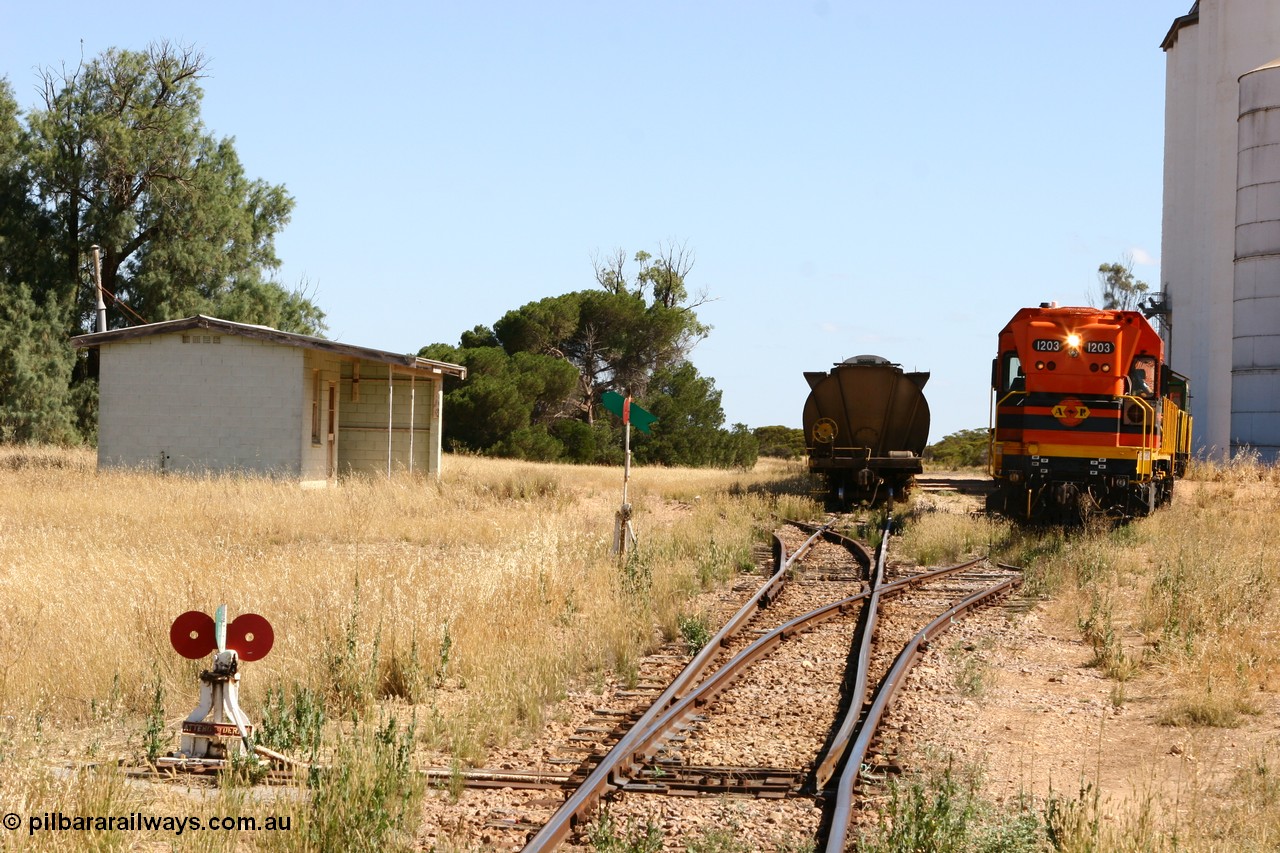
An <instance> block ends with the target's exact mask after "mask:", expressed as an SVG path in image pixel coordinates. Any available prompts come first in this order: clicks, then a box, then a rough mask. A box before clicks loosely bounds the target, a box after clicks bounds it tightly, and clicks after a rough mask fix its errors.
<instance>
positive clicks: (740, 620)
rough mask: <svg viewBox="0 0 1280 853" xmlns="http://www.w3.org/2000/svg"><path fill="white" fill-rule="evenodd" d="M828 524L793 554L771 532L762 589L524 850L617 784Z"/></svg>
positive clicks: (565, 827) (533, 849) (567, 825)
mask: <svg viewBox="0 0 1280 853" xmlns="http://www.w3.org/2000/svg"><path fill="white" fill-rule="evenodd" d="M830 526H831V525H830V523H828V524H824V525H822V526H821V527H819V528H818V530H817V531H816V532H814V534H813V535H812V536H810V537H809V538H808V539H807V540H805V542H804V544H802V545H801V546H800V547H799V548H797V549H796V551H795V553H794V554H792V555H790V556H788V555H787V553H786V546H785V545H784V544H783V542H782V540H781V539H779V538H778V537H777V536H776V535H775V536H774V537H773V558H774V563H775V570H774V573H773V575H772V576H771V577H770V578H769V580H768V581H766V582H765V583H764V584H763V585H762V586H761V587H760V589H759V590H758V591H757V592H756V593H755V595H753V596H752V597H751V598H750V599H749V600H748V601H747V603H746V604H744V605H742V608H741V609H740V610H738V612H737V613H736V614H734V616H733V617H732V618H731V619H730V620H729V621H728V622H726V623H725V626H724V627H723V628H721V629H720V631H719V632H717V633H716V635H715V636H714V637H712V638H711V640H710V641H708V642H707V644H706V645H705V646H703V647H702V650H701V651H699V652H698V654H697V655H695V656H694V658H693V660H691V661H690V662H689V663H688V665H686V666H685V668H684V669H683V670H682V671H681V672H680V674H679V675H677V676H676V677H675V679H674V680H673V681H672V682H671V684H670V685H669V686H668V687H667V688H666V689H665V690H664V691H663V692H662V693H661V695H659V696H658V698H657V699H656V700H654V702H653V704H652V705H650V706H649V709H648V710H647V711H645V713H644V715H643V716H641V717H640V719H639V720H637V721H636V723H635V725H634V726H632V727H631V729H630V730H629V731H627V733H626V734H624V735H623V736H622V737H621V738H620V739H619V740H618V742H617V743H615V744H614V745H613V748H612V749H610V750H609V752H608V753H607V754H606V755H605V756H604V758H602V759H601V760H600V763H599V764H597V765H596V767H595V769H593V770H592V771H591V773H590V774H589V775H588V776H587V778H586V779H585V780H583V782H582V784H581V785H579V786H578V788H577V789H576V790H575V791H574V792H573V793H572V794H571V795H570V796H569V797H568V799H566V800H565V801H564V803H563V804H562V805H561V806H560V808H559V809H557V810H556V812H555V814H553V815H552V816H551V819H550V820H548V821H547V822H546V823H545V824H544V825H543V826H542V829H540V830H539V831H538V832H537V833H536V834H535V835H534V836H533V837H532V838H530V839H529V841H528V843H527V844H525V846H524V850H525V851H527V853H538V851H543V850H553V849H555V848H556V847H557V846H559V844H560V843H561V842H562V841H564V839H565V838H567V837H568V835H569V833H570V832H571V831H572V830H573V827H574V825H575V824H576V823H577V822H578V821H579V820H581V819H582V817H583V816H585V815H586V814H587V813H588V812H589V811H591V810H592V809H593V808H594V807H595V805H596V804H597V803H598V802H599V800H600V796H601V794H603V793H605V792H606V791H607V790H609V789H610V788H617V787H618V783H616V782H614V780H613V773H614V770H615V769H616V768H617V766H618V764H619V763H620V762H622V761H623V760H625V759H626V757H627V756H629V755H630V754H631V753H632V751H633V750H634V747H635V744H636V742H637V741H638V740H640V739H641V737H642V736H643V735H644V734H645V733H646V732H647V731H648V730H649V728H650V726H651V725H652V723H653V721H654V720H656V719H658V718H659V717H660V716H661V715H662V714H663V712H665V711H666V710H667V709H668V708H669V707H671V705H672V704H674V703H675V702H676V701H678V700H679V699H680V697H681V696H683V695H684V693H685V692H686V691H687V690H689V689H690V688H691V687H692V686H693V684H694V683H695V682H696V681H697V680H698V678H699V677H701V675H702V674H703V672H704V671H705V670H706V669H707V667H708V666H710V664H711V661H712V659H714V658H715V656H716V655H718V654H719V653H720V648H721V647H722V646H724V645H726V644H727V643H728V641H729V639H730V638H732V637H733V636H734V635H735V634H736V633H737V632H738V631H739V630H740V629H741V628H742V626H743V625H745V624H746V623H747V622H748V621H749V620H750V619H751V617H752V615H753V614H754V613H755V611H756V610H757V609H759V608H760V607H765V606H768V603H769V602H770V601H772V600H773V598H774V597H776V596H777V594H778V590H780V589H781V587H782V585H783V584H784V583H785V581H786V575H787V572H788V570H789V569H791V567H792V566H793V565H794V564H795V562H796V561H798V560H800V559H801V558H802V557H803V556H804V555H805V554H807V553H808V552H809V550H810V549H811V548H812V547H813V545H814V543H816V542H817V541H818V539H820V538H822V537H823V536H824V534H826V533H828V532H830Z"/></svg>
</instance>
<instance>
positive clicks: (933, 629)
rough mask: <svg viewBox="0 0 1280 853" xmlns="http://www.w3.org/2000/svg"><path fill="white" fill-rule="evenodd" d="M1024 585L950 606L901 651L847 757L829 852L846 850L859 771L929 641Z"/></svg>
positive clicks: (997, 587) (1009, 582)
mask: <svg viewBox="0 0 1280 853" xmlns="http://www.w3.org/2000/svg"><path fill="white" fill-rule="evenodd" d="M999 565H1000V568H1003V569H1008V570H1012V571H1018V572H1021V569H1017V568H1016V567H1014V566H1007V565H1003V564H999ZM1021 584H1022V577H1021V575H1020V574H1019V575H1015V576H1013V577H1010V578H1007V579H1005V580H1003V581H1001V582H1000V583H997V584H994V585H993V586H990V587H988V588H987V589H985V590H982V591H981V592H977V593H974V594H973V595H971V596H969V597H968V598H966V599H964V600H963V601H961V602H960V603H959V604H956V605H955V606H953V607H951V608H950V609H948V610H947V611H946V612H945V613H943V614H942V615H941V616H939V617H938V618H936V619H934V620H933V621H932V622H930V623H929V624H928V625H926V626H925V627H924V628H922V629H921V630H920V631H919V632H918V633H917V634H916V635H915V636H914V637H912V638H911V639H910V640H909V641H908V642H907V644H906V645H905V646H904V647H903V649H902V651H901V652H899V653H898V656H897V658H896V659H895V660H894V663H893V666H892V668H890V670H889V674H888V675H886V676H885V678H884V680H883V681H882V682H881V684H880V688H879V689H878V690H877V692H876V697H875V699H874V700H873V701H872V703H871V707H870V708H869V709H868V710H867V715H866V719H865V720H864V721H863V723H862V725H861V726H860V728H859V731H858V735H857V738H856V739H855V740H854V742H853V746H852V748H851V749H850V751H849V754H848V757H847V759H846V760H845V764H844V770H843V772H842V773H841V774H840V782H839V786H838V787H837V790H836V799H835V804H834V807H833V809H832V817H831V828H830V831H829V832H828V834H827V839H826V843H825V844H824V846H823V848H822V849H823V850H824V851H826V853H839V851H843V850H844V849H845V842H846V840H847V836H848V833H849V821H850V818H851V817H852V815H853V788H854V783H855V782H856V781H857V778H858V774H859V773H861V771H862V763H863V761H864V759H865V758H866V755H867V750H868V749H869V748H870V746H871V739H872V737H874V735H875V733H876V730H877V729H878V728H879V726H880V720H881V719H882V718H883V717H884V714H885V711H886V710H888V708H889V706H890V704H892V702H893V699H894V696H895V695H896V694H897V692H898V689H899V688H900V687H901V686H902V682H903V681H904V680H905V678H906V675H907V673H908V672H910V671H911V668H912V667H913V666H914V665H915V663H916V661H917V660H918V658H919V657H920V655H921V654H922V653H923V652H924V651H925V650H926V649H927V648H928V644H929V643H930V642H931V641H932V640H933V639H934V638H935V637H937V636H938V635H939V634H941V633H942V632H943V631H945V630H946V629H947V628H949V627H950V626H951V623H952V622H954V621H955V618H956V617H957V616H959V615H961V614H964V613H967V612H968V611H970V610H972V609H974V608H976V607H977V606H979V605H981V604H984V603H986V602H988V601H991V600H992V599H993V598H997V597H999V596H1002V595H1004V594H1006V593H1008V592H1010V591H1012V590H1014V589H1016V588H1017V587H1018V586H1020V585H1021Z"/></svg>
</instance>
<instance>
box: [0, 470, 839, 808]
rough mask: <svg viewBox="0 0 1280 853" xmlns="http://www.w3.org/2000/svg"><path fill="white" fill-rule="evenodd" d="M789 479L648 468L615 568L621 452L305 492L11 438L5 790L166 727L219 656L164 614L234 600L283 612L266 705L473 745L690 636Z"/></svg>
mask: <svg viewBox="0 0 1280 853" xmlns="http://www.w3.org/2000/svg"><path fill="white" fill-rule="evenodd" d="M796 476H797V469H794V468H790V467H786V466H774V467H771V468H770V467H766V466H762V467H761V468H760V469H758V470H757V471H754V472H731V471H706V470H680V469H637V470H635V471H634V472H633V479H632V481H631V486H630V498H631V502H632V504H633V505H634V507H635V516H634V525H635V528H636V532H637V534H638V536H639V538H640V549H639V551H638V552H637V556H636V557H635V558H634V559H633V560H631V561H630V562H629V563H628V564H627V565H626V566H622V567H620V566H619V564H618V562H617V561H616V559H615V558H613V557H612V556H611V555H610V554H609V545H610V543H611V540H612V535H613V524H614V512H615V510H616V509H617V506H618V504H619V502H620V492H621V475H620V471H619V470H617V469H609V468H591V467H578V466H556V465H540V464H531V463H518V462H509V461H499V460H486V459H477V458H468V457H446V460H445V474H444V476H443V477H442V478H441V480H440V481H439V482H435V481H431V480H425V479H421V478H416V477H411V476H407V475H406V476H402V477H397V478H393V479H391V480H387V479H385V478H368V479H358V478H357V479H350V480H345V481H343V482H341V483H340V484H339V485H337V486H336V487H334V488H329V489H321V490H303V489H300V488H299V487H298V486H297V485H296V484H291V483H287V482H280V481H273V480H269V479H263V478H255V477H207V478H193V477H183V476H169V477H165V476H157V475H154V474H148V473H137V472H127V471H103V472H99V471H97V470H96V466H95V464H94V459H93V457H92V455H91V454H90V453H87V452H84V451H65V450H47V449H30V448H6V449H3V450H0V520H3V525H2V526H0V650H2V652H0V802H4V803H17V804H22V805H24V806H29V807H30V808H32V809H38V808H39V807H40V802H41V801H44V810H48V809H49V808H51V807H54V806H57V805H60V803H51V802H49V797H50V796H51V793H50V792H51V791H52V790H55V789H57V790H61V791H62V792H63V794H64V795H65V796H66V797H72V798H74V791H73V789H72V788H71V787H68V785H67V784H64V783H65V780H62V779H61V777H58V776H56V775H55V776H49V775H48V774H47V772H46V771H47V769H48V765H49V762H51V761H54V760H57V759H72V760H85V759H95V758H100V759H113V758H130V759H132V758H136V757H137V756H138V755H139V754H140V753H141V752H142V750H143V741H144V740H145V737H146V734H145V732H146V721H147V718H148V716H149V715H150V716H152V717H155V716H160V717H162V718H163V720H164V722H165V723H166V729H167V731H168V732H172V731H174V730H176V728H177V723H178V721H180V720H181V719H182V718H183V717H185V716H186V715H187V714H188V713H189V712H190V711H191V709H192V708H193V707H194V706H195V704H196V698H197V690H198V678H197V675H198V672H199V670H200V669H201V668H202V667H203V666H204V665H205V664H206V662H205V661H187V660H185V659H183V658H181V657H179V656H178V655H177V654H176V653H175V652H174V651H173V649H172V648H171V647H170V645H169V639H168V631H169V625H170V623H171V622H172V620H173V619H174V617H176V616H177V615H178V614H179V613H182V612H183V611H186V610H191V609H196V610H203V611H205V612H208V613H212V612H213V610H214V608H215V607H216V606H217V605H218V604H221V603H225V604H227V607H228V615H229V617H231V618H233V617H234V616H235V615H237V614H240V613H244V612H255V613H260V614H262V615H263V616H265V617H267V618H268V619H269V620H270V622H271V624H272V626H273V627H274V630H275V647H274V649H273V650H272V652H271V654H270V655H269V656H267V657H266V658H265V659H264V660H262V661H257V662H253V663H248V664H246V665H245V666H244V669H243V672H244V676H243V678H244V681H243V688H242V690H243V692H242V705H243V706H244V707H245V708H246V710H247V711H248V712H249V714H250V716H251V717H253V718H254V719H260V718H261V711H260V709H261V708H262V707H263V705H264V703H265V702H266V700H267V699H268V695H269V693H272V692H276V694H275V695H279V693H285V694H287V695H290V696H296V695H299V693H300V692H301V693H306V694H308V695H318V696H321V697H325V704H326V709H327V711H328V715H329V718H330V720H334V719H339V718H341V719H363V720H365V721H374V722H376V720H377V719H378V718H379V714H380V710H381V711H385V710H386V709H388V708H394V709H399V710H398V714H399V715H400V716H401V717H408V716H409V707H410V706H414V708H416V711H417V714H416V716H417V718H418V720H419V724H418V726H417V729H416V732H417V735H416V737H417V739H418V747H419V749H421V750H433V751H434V752H436V753H438V754H439V755H440V756H443V757H444V758H445V759H446V760H449V759H453V760H458V761H462V762H464V763H468V762H470V763H474V762H479V761H482V760H483V758H484V755H485V752H486V750H487V749H488V748H489V747H490V746H492V745H494V744H496V743H500V742H503V741H505V740H507V739H509V738H511V737H512V736H514V735H517V734H519V733H520V732H523V731H527V730H528V729H530V728H531V727H533V726H536V725H537V724H538V723H539V722H540V721H541V715H542V714H543V711H544V709H545V708H546V706H547V704H548V703H549V702H551V701H553V700H555V699H556V698H557V697H558V696H560V695H562V694H563V692H564V691H565V690H566V689H567V687H568V686H569V685H570V684H571V683H572V682H573V681H574V680H575V679H581V678H583V677H586V676H588V674H589V673H591V672H593V671H595V672H601V673H603V672H604V671H614V672H621V673H626V672H627V671H628V670H630V669H634V667H635V661H636V659H637V658H638V656H640V655H641V654H642V653H643V652H645V651H646V650H648V649H649V648H650V647H651V646H652V645H653V644H654V643H655V642H656V639H655V632H654V627H655V626H658V627H659V629H660V634H659V636H661V635H662V634H665V635H666V636H675V635H677V634H678V622H679V619H680V616H681V614H682V613H683V612H684V611H685V609H687V607H688V598H689V596H690V595H691V594H693V593H695V592H697V591H700V590H703V589H706V588H709V587H711V586H713V585H714V584H716V583H718V582H720V581H723V580H724V579H726V578H727V577H729V576H731V575H732V574H733V573H735V572H738V571H741V570H745V569H748V568H750V566H751V549H752V546H753V545H754V544H755V543H756V542H758V541H763V534H762V532H761V531H762V530H764V529H767V528H769V527H770V526H771V525H772V518H773V517H774V516H775V514H779V513H781V514H797V513H812V512H813V511H815V510H814V507H813V506H812V504H811V503H810V502H807V501H806V500H805V499H803V498H796V497H791V496H786V495H784V496H783V497H781V498H779V497H778V495H777V494H776V492H775V486H776V484H777V483H779V482H781V481H784V480H787V479H788V478H795V477H796ZM709 539H713V540H714V541H713V542H712V544H708V540H709ZM157 697H159V701H160V707H159V708H158V709H157V708H156V704H157ZM371 724H372V723H371ZM6 770H9V771H14V772H5V771H6ZM64 810H65V809H64ZM15 811H20V809H17V808H15Z"/></svg>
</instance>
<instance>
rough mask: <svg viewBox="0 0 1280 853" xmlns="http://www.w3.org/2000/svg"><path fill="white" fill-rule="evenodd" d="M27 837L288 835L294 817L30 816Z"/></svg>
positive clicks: (7, 822) (10, 823)
mask: <svg viewBox="0 0 1280 853" xmlns="http://www.w3.org/2000/svg"><path fill="white" fill-rule="evenodd" d="M16 817H17V815H15V814H12V813H10V814H9V815H6V816H5V819H4V825H5V827H6V828H8V829H17V828H18V827H17V826H16V825H14V824H16V823H17V822H16V821H13V818H16ZM26 824H27V835H35V834H36V833H37V832H91V831H96V832H112V831H117V832H167V833H173V834H174V835H181V834H182V833H184V832H202V831H210V830H213V831H221V832H233V831H240V832H288V831H289V830H291V829H292V828H293V817H292V816H291V815H281V816H278V817H277V816H274V815H273V816H269V817H264V818H257V817H254V816H252V815H240V816H237V817H221V816H216V815H215V816H213V817H196V816H194V815H186V816H184V817H174V816H166V815H147V814H142V813H141V812H130V813H129V814H124V815H106V816H96V815H66V814H63V813H62V812H45V813H43V814H38V815H29V816H28V817H27V820H26Z"/></svg>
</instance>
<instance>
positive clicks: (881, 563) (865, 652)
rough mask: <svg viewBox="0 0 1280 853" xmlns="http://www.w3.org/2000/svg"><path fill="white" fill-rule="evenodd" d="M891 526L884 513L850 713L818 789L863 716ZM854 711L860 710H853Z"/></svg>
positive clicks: (821, 769)
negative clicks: (863, 704)
mask: <svg viewBox="0 0 1280 853" xmlns="http://www.w3.org/2000/svg"><path fill="white" fill-rule="evenodd" d="M892 529H893V516H892V515H890V514H889V513H885V517H884V527H883V528H882V529H881V531H880V544H879V546H877V548H876V567H875V571H874V572H872V575H871V598H870V599H869V600H868V601H867V607H866V618H865V619H864V621H863V628H862V634H861V636H860V638H859V641H858V661H857V664H856V665H855V667H854V676H853V690H852V691H851V692H850V694H849V695H850V697H851V698H850V700H849V712H848V713H846V714H845V718H844V720H843V721H842V722H841V726H840V729H839V730H838V731H837V732H836V737H835V740H834V742H833V743H832V746H831V749H829V750H828V751H827V755H826V757H825V758H823V760H822V761H821V762H819V764H818V767H817V769H816V770H815V771H814V785H815V787H816V788H817V789H818V790H819V791H821V790H822V789H823V788H825V787H826V786H827V782H828V780H830V778H831V774H832V773H833V772H834V771H835V764H836V762H837V761H839V760H840V756H841V755H843V754H844V749H845V745H846V744H848V742H849V734H850V732H851V731H852V728H853V722H851V721H850V720H851V718H852V720H853V721H856V719H857V717H858V716H860V715H861V711H862V698H861V697H863V696H865V695H866V692H867V670H868V669H869V668H870V665H871V638H872V637H873V636H875V633H876V620H877V618H878V617H879V614H880V595H881V588H882V587H883V585H884V569H885V562H886V558H887V556H888V553H889V536H890V531H891V530H892ZM846 677H847V676H846ZM855 710H856V711H857V713H854V712H855Z"/></svg>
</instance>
